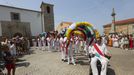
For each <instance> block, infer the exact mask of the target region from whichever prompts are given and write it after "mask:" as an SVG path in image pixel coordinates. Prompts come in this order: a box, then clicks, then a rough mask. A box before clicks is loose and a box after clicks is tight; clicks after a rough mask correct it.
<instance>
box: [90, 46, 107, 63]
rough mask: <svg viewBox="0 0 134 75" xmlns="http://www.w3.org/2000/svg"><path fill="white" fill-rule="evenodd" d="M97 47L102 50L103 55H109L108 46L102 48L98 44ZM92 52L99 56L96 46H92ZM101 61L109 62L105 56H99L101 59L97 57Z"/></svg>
mask: <svg viewBox="0 0 134 75" xmlns="http://www.w3.org/2000/svg"><path fill="white" fill-rule="evenodd" d="M96 46H97V47H98V48H99V49H100V51H101V52H102V54H107V53H108V50H107V47H106V45H105V44H102V45H101V46H100V45H98V44H96ZM90 50H91V53H92V54H95V55H96V54H99V53H98V52H97V50H96V49H95V48H94V46H92V48H91V49H90ZM96 57H97V58H98V59H99V60H100V61H101V59H105V60H108V59H107V58H105V57H104V56H101V55H99V57H98V56H96Z"/></svg>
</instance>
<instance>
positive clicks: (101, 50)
mask: <svg viewBox="0 0 134 75" xmlns="http://www.w3.org/2000/svg"><path fill="white" fill-rule="evenodd" d="M101 40H102V39H101V37H100V38H99V39H98V40H97V43H95V44H94V45H93V46H92V47H91V48H90V55H91V62H90V65H91V69H92V73H93V75H98V69H97V61H98V60H99V61H100V62H101V65H102V67H101V73H100V75H106V73H107V64H108V62H109V59H107V58H106V57H105V55H107V56H110V54H109V52H108V50H107V48H106V45H105V44H104V43H101Z"/></svg>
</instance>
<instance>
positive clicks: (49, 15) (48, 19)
mask: <svg viewBox="0 0 134 75" xmlns="http://www.w3.org/2000/svg"><path fill="white" fill-rule="evenodd" d="M53 6H54V5H52V4H48V3H44V2H42V4H41V7H40V8H41V15H42V17H41V21H42V32H49V31H54V11H53Z"/></svg>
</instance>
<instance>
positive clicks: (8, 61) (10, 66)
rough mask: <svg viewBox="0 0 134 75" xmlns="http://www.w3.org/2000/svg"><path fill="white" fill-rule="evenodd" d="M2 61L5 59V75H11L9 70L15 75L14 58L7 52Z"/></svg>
mask: <svg viewBox="0 0 134 75" xmlns="http://www.w3.org/2000/svg"><path fill="white" fill-rule="evenodd" d="M4 59H5V66H6V69H7V72H8V73H7V74H8V75H11V70H12V75H15V69H16V68H15V58H14V57H13V56H12V55H11V53H10V52H9V51H6V52H4Z"/></svg>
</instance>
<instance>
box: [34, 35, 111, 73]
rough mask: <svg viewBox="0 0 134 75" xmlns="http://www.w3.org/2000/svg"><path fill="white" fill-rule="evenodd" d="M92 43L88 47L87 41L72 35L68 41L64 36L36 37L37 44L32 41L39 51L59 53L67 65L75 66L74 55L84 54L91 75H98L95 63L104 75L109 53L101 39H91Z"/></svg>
mask: <svg viewBox="0 0 134 75" xmlns="http://www.w3.org/2000/svg"><path fill="white" fill-rule="evenodd" d="M92 40H93V42H92V43H91V44H90V45H89V42H88V40H84V39H83V38H82V37H81V36H78V35H74V36H71V37H70V39H68V38H67V37H65V36H64V35H60V36H53V35H49V36H47V37H46V38H45V37H44V36H42V37H38V38H37V40H36V41H37V42H35V39H33V44H34V46H36V47H37V44H38V47H37V48H39V49H40V50H48V51H49V52H52V51H59V52H61V60H62V61H63V62H67V64H73V65H76V62H77V60H76V59H75V58H76V56H75V54H77V53H80V52H81V51H84V52H85V55H87V56H88V55H89V57H90V58H89V59H90V66H91V69H92V74H93V75H98V73H99V72H98V69H97V64H96V63H97V61H98V60H99V61H100V62H101V65H102V68H101V75H106V73H107V64H108V62H109V58H107V57H110V56H111V55H110V53H109V51H108V50H107V47H106V45H105V42H103V41H102V38H101V37H99V38H98V39H92Z"/></svg>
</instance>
